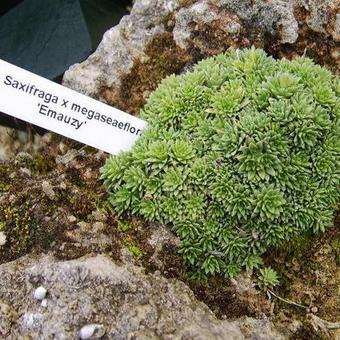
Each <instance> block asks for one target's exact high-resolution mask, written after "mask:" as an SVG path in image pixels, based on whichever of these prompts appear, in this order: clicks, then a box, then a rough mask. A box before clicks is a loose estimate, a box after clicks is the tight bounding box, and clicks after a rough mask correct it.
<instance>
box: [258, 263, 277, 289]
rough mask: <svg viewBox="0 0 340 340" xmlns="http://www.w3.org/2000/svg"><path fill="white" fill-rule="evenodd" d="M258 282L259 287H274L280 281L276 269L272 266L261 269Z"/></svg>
mask: <svg viewBox="0 0 340 340" xmlns="http://www.w3.org/2000/svg"><path fill="white" fill-rule="evenodd" d="M257 282H258V285H259V287H260V288H261V289H263V290H265V291H267V290H268V289H272V288H274V287H275V286H277V285H278V284H279V283H280V281H279V277H278V275H277V273H276V271H275V270H274V269H272V268H270V267H265V268H263V269H260V273H259V275H258V277H257Z"/></svg>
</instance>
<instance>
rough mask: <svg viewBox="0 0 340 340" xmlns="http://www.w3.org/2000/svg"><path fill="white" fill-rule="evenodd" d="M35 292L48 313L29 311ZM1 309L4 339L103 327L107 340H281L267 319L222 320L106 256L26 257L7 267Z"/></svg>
mask: <svg viewBox="0 0 340 340" xmlns="http://www.w3.org/2000/svg"><path fill="white" fill-rule="evenodd" d="M37 285H43V286H44V287H46V289H47V290H48V291H49V299H48V304H47V305H46V306H45V307H42V306H41V305H40V304H34V303H31V301H32V300H31V299H32V295H31V292H32V290H33V289H34V288H33V287H36V286H37ZM0 301H1V304H0V313H1V315H0V316H3V315H6V319H4V320H5V321H1V322H2V323H0V331H1V332H3V334H6V339H18V338H23V337H25V336H29V337H31V338H33V339H50V338H52V337H53V338H54V339H76V338H77V337H78V336H79V331H80V330H81V329H82V327H84V326H85V325H97V326H96V327H95V328H96V329H97V328H98V327H99V328H98V330H99V331H98V332H95V333H96V336H97V337H99V336H102V337H103V339H157V338H162V339H228V340H229V339H244V338H252V339H280V338H281V336H280V335H279V334H278V333H276V332H275V331H274V330H273V329H272V324H271V322H270V321H269V320H268V319H262V320H255V319H251V318H243V319H239V320H234V321H228V320H217V319H216V318H215V316H214V315H213V314H212V312H211V311H210V310H209V309H208V307H207V306H206V305H204V304H203V303H201V302H198V301H197V300H196V299H195V297H194V296H193V293H192V292H191V291H190V289H189V288H188V287H187V286H185V285H184V284H183V283H182V282H179V281H177V280H167V279H165V278H164V277H161V276H160V275H159V274H145V273H144V272H143V270H142V269H141V268H139V267H136V266H134V265H131V264H124V265H122V266H119V265H117V264H115V263H114V262H112V261H111V260H110V259H109V258H107V257H105V256H101V255H97V256H95V257H84V258H81V259H78V260H73V261H67V262H58V261H56V260H55V259H54V258H53V257H50V256H46V255H44V256H41V257H39V258H33V257H28V256H27V257H23V258H21V259H19V260H16V261H14V262H10V263H6V264H3V265H1V266H0ZM2 301H3V302H2ZM2 306H7V307H2ZM8 306H11V307H8ZM12 310H13V311H16V312H9V311H12ZM17 314H18V315H20V317H19V318H17V317H14V316H15V315H17ZM9 315H12V316H9ZM13 315H14V316H13ZM0 319H1V318H0ZM1 320H2V319H1ZM1 327H2V328H1ZM86 330H88V329H86ZM85 333H86V334H85V335H88V332H85ZM104 333H105V334H104ZM3 334H2V335H3Z"/></svg>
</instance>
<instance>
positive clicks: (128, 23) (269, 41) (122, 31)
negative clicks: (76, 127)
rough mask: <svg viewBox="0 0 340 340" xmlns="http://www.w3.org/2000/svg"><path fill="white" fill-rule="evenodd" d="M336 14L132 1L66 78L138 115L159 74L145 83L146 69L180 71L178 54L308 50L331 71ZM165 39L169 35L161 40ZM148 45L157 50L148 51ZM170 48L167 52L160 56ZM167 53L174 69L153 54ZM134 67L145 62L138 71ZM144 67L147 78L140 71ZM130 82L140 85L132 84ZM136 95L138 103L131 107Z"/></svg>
mask: <svg viewBox="0 0 340 340" xmlns="http://www.w3.org/2000/svg"><path fill="white" fill-rule="evenodd" d="M337 11H338V1H337V0H327V1H324V0H311V1H305V0H273V1H266V0H259V1H252V0H246V1H239V0H213V1H211V0H197V1H180V0H153V1H151V0H136V1H135V4H134V6H133V8H132V11H131V14H130V15H129V16H125V17H124V18H123V19H122V20H121V22H120V24H119V25H118V26H116V27H113V28H112V29H110V30H109V31H108V32H106V34H105V35H104V37H103V40H102V42H101V44H100V45H99V47H98V49H97V51H96V52H95V53H94V54H93V55H91V56H90V57H89V58H88V59H87V60H86V61H84V62H83V63H81V64H76V65H74V66H72V67H71V68H70V69H69V70H68V71H67V72H66V73H65V76H64V80H63V82H64V85H66V86H69V87H71V88H73V89H75V90H77V91H80V92H82V93H84V94H86V95H90V96H94V97H96V98H98V99H100V100H102V101H106V102H107V103H109V104H112V105H115V106H117V105H118V106H119V107H121V108H123V109H126V110H127V111H130V112H137V111H138V109H139V108H140V105H142V103H143V100H144V101H145V97H146V96H147V95H148V93H150V91H151V90H153V89H154V88H155V87H156V85H157V82H159V81H160V79H161V77H160V76H159V77H155V79H154V80H153V79H151V80H150V79H149V78H148V75H149V74H150V77H151V75H152V74H154V73H156V74H157V75H158V74H162V75H163V76H165V75H167V74H169V73H172V72H174V71H176V72H180V71H181V70H183V69H185V65H184V66H183V65H182V64H179V65H176V61H178V60H180V59H181V60H184V63H185V61H187V63H189V64H190V63H193V62H196V61H197V60H199V59H201V58H204V57H206V56H209V55H214V54H217V53H221V52H223V51H226V50H228V49H230V48H239V47H249V46H251V45H255V46H257V47H262V48H264V49H265V50H267V51H268V52H269V53H270V54H273V55H274V56H276V57H287V58H293V57H295V56H296V55H303V54H306V55H307V56H310V57H312V58H314V59H315V60H316V61H317V62H318V63H321V64H324V65H326V66H328V67H329V68H331V69H332V70H334V71H336V70H338V69H339V63H340V57H339V52H338V46H337V44H336V43H337V42H338V41H339V39H340V33H339V32H340V17H339V14H336V13H337ZM164 36H166V37H167V40H164V41H163V42H162V39H163V38H164ZM157 38H158V40H157ZM169 39H172V40H173V41H172V42H173V44H174V45H172V44H169ZM160 42H161V43H160ZM150 46H155V47H156V48H158V49H159V53H158V54H157V51H156V52H155V53H154V55H150V50H152V49H151V48H150ZM167 49H168V51H169V54H166V53H163V52H164V51H166V50H167ZM168 55H172V56H173V61H172V63H173V64H175V65H170V66H172V67H169V65H167V61H164V60H163V61H161V62H159V60H156V59H155V58H156V57H157V56H163V57H164V56H165V57H166V58H167V56H168ZM177 55H178V57H177ZM155 56H156V57H155ZM150 58H151V59H150ZM170 62H171V61H169V63H170ZM159 64H161V65H159ZM138 65H142V66H141V67H140V68H139V69H138V68H137V67H136V66H138ZM143 65H144V66H145V67H144V68H143ZM158 68H159V69H158ZM137 69H138V70H137ZM141 70H142V72H143V70H144V72H145V74H146V75H145V77H144V78H146V80H145V79H144V78H143V75H142V76H141V75H140V73H138V72H141ZM126 79H129V80H126ZM134 82H135V83H138V82H142V84H138V86H137V87H136V86H135V87H134V86H133V85H134ZM124 84H125V86H124ZM126 84H128V85H129V86H126ZM136 96H137V97H138V96H140V97H141V98H143V100H142V101H141V102H138V103H137V104H134V105H132V104H131V103H130V105H129V100H131V98H135V97H136ZM121 102H123V103H121ZM126 102H128V103H126Z"/></svg>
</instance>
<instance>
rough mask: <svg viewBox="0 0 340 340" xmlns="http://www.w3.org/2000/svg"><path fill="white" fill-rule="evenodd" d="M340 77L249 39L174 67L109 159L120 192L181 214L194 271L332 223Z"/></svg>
mask: <svg viewBox="0 0 340 340" xmlns="http://www.w3.org/2000/svg"><path fill="white" fill-rule="evenodd" d="M339 93H340V82H339V78H337V77H336V76H334V75H332V74H331V73H330V72H329V71H328V70H326V69H325V68H323V67H320V66H318V65H315V64H314V63H313V61H312V60H310V59H308V58H298V59H295V60H293V61H288V60H285V59H282V60H275V59H273V58H271V57H268V56H267V55H266V54H265V53H264V52H263V51H262V50H258V49H254V48H252V49H249V50H242V51H240V50H237V51H233V52H229V53H227V54H222V55H218V56H216V57H212V58H209V59H206V60H203V61H201V62H200V63H198V64H197V65H196V66H194V67H193V69H192V70H190V71H189V72H186V73H184V74H182V75H179V76H175V75H172V76H170V77H168V78H166V79H164V80H163V81H162V82H161V84H160V85H159V86H158V88H157V89H156V90H155V91H154V92H153V93H152V94H151V96H150V98H149V100H148V102H147V104H146V105H145V107H144V108H143V110H142V112H141V118H143V119H145V120H147V122H148V123H149V126H148V128H147V130H146V131H145V132H144V134H143V136H142V137H141V138H140V139H139V140H138V141H137V142H136V144H135V145H134V147H133V148H132V149H131V150H130V151H129V152H125V153H121V154H119V155H118V156H116V157H111V158H109V159H108V161H107V163H106V165H105V166H104V167H103V169H102V177H103V179H104V180H105V185H106V187H107V189H108V191H109V192H110V202H111V204H112V206H113V207H114V209H115V210H116V211H117V212H118V213H119V214H121V213H124V212H129V213H131V214H134V215H139V216H142V217H144V218H145V219H146V220H149V221H159V222H161V223H167V224H168V225H169V226H172V227H173V228H174V230H175V232H176V234H177V235H178V236H179V238H180V239H181V241H182V242H181V243H182V246H181V253H182V254H183V256H184V259H185V261H186V263H187V265H188V267H189V269H190V271H191V273H192V274H193V277H194V278H198V279H202V278H205V277H207V276H209V275H225V276H228V277H233V276H235V275H237V273H238V272H239V271H240V270H241V269H242V268H243V267H244V268H247V269H252V268H254V267H257V266H258V265H259V264H260V263H261V258H260V256H261V255H262V254H263V253H264V252H265V251H266V250H268V249H269V248H270V247H278V246H281V245H284V244H285V243H286V242H288V241H289V240H291V239H293V238H294V237H296V236H298V235H301V234H302V233H305V232H307V231H310V230H312V231H313V232H324V231H325V230H326V228H327V227H328V226H329V225H331V223H332V219H333V214H334V211H335V209H336V208H337V204H338V202H339V190H338V189H339V179H340V176H339V169H340V167H339V153H340V128H339V126H340V125H339V118H340V100H339Z"/></svg>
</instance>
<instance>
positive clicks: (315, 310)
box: [311, 306, 318, 314]
mask: <svg viewBox="0 0 340 340" xmlns="http://www.w3.org/2000/svg"><path fill="white" fill-rule="evenodd" d="M311 312H312V313H314V314H315V313H317V312H318V307H315V306H314V307H312V309H311Z"/></svg>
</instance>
